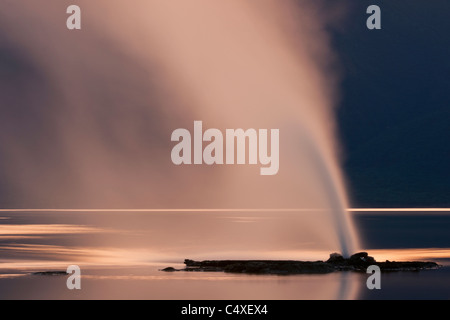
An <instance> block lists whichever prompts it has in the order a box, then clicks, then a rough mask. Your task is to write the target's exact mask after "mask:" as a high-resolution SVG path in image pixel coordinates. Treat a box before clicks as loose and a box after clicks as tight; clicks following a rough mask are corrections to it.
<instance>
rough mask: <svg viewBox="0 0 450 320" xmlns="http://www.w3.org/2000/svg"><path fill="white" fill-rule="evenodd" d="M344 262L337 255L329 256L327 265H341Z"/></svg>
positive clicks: (341, 257)
mask: <svg viewBox="0 0 450 320" xmlns="http://www.w3.org/2000/svg"><path fill="white" fill-rule="evenodd" d="M344 261H345V258H344V257H343V256H342V255H341V254H339V253H336V252H335V253H332V254H330V258H329V259H328V260H327V262H328V263H342V262H344Z"/></svg>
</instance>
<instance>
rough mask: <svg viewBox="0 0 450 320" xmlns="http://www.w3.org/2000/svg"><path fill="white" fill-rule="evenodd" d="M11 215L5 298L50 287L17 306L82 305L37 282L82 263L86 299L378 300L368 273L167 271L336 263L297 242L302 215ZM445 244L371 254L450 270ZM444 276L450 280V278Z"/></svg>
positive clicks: (5, 225) (5, 226)
mask: <svg viewBox="0 0 450 320" xmlns="http://www.w3.org/2000/svg"><path fill="white" fill-rule="evenodd" d="M3 215H4V216H3V217H1V218H3V219H0V281H1V286H2V288H5V290H6V288H8V290H9V291H5V290H2V293H0V298H11V297H14V296H15V295H16V294H17V295H18V294H19V293H18V292H16V290H17V291H19V288H23V287H24V286H25V287H27V286H28V287H29V288H34V286H37V285H38V286H41V287H43V288H44V290H41V291H39V294H37V293H36V292H37V291H36V290H34V291H33V290H31V291H30V292H34V293H35V295H34V296H33V295H31V293H26V294H24V293H23V292H24V291H23V290H22V289H21V292H22V296H17V297H19V298H25V297H26V296H27V295H28V294H29V295H30V296H29V298H38V297H39V298H54V297H55V296H57V297H64V296H66V297H67V298H73V297H69V296H67V293H66V292H65V291H66V289H65V285H64V278H65V277H62V278H61V279H50V278H48V277H36V276H30V275H28V274H29V273H30V272H34V271H42V270H65V269H66V267H67V266H68V265H69V264H77V265H79V266H80V267H81V268H82V270H83V272H82V276H83V289H84V290H83V293H82V298H86V299H90V298H125V299H127V298H137V299H141V298H146V299H211V298H214V299H357V298H361V297H372V296H373V295H374V294H373V293H370V294H369V293H368V292H367V288H366V287H365V281H366V279H367V275H366V274H365V273H354V272H336V273H332V274H326V275H292V276H276V275H242V274H228V273H214V272H202V273H195V272H174V273H164V272H161V271H159V269H161V268H164V267H167V266H174V267H176V268H181V267H182V264H180V263H181V262H182V261H183V259H185V258H193V259H228V258H230V259H291V260H295V259H299V260H326V259H327V258H328V255H329V253H330V252H326V251H324V250H320V249H311V248H314V243H313V242H311V243H306V242H301V243H299V242H297V241H296V239H295V233H292V234H290V232H289V230H290V228H292V225H293V224H294V225H295V223H297V222H298V220H297V219H296V217H295V216H294V215H292V214H285V215H282V214H276V213H268V212H267V213H260V214H256V213H255V214H254V215H253V214H252V215H243V214H242V213H227V214H225V213H223V214H216V213H214V214H209V215H208V214H207V213H202V214H187V213H183V214H175V213H173V214H167V213H163V214H151V215H139V216H136V215H133V214H127V213H122V214H117V213H115V214H114V215H108V213H101V214H97V215H96V214H89V215H87V214H86V215H83V214H64V215H61V214H57V213H53V214H49V213H39V214H36V213H33V214H25V213H21V214H17V213H9V214H8V213H3ZM377 221H378V220H377ZM194 226H196V227H195V228H194ZM444 226H445V224H444ZM271 227H273V228H275V229H280V228H285V229H286V230H287V232H286V233H287V235H286V234H284V235H282V236H280V237H278V238H277V237H275V233H271V232H270V228H271ZM249 229H251V230H252V232H251V237H249V236H248V230H249ZM277 234H279V233H277ZM441 240H442V239H441ZM443 244H444V243H443V242H442V241H441V242H440V243H439V245H440V246H441V247H439V248H431V249H427V248H402V249H395V248H394V249H384V248H381V249H370V250H368V251H369V253H370V255H372V256H374V257H375V258H376V259H377V260H378V261H384V260H397V261H400V260H434V261H436V260H439V263H441V264H443V265H449V264H448V263H447V262H448V261H450V259H449V258H450V248H446V247H442V246H443ZM371 246H372V247H374V246H376V243H372V244H371ZM449 247H450V246H449ZM437 272H441V271H437ZM435 274H436V273H433V274H431V273H420V277H419V276H417V275H415V276H414V277H417V279H419V280H420V279H422V281H424V280H423V279H424V277H428V276H433V277H436V276H435ZM440 274H443V275H444V276H445V277H446V276H448V275H447V274H446V273H445V272H444V273H440ZM393 277H394V278H392V276H387V280H388V281H393V280H392V279H394V280H395V279H400V278H401V277H404V276H401V277H399V276H393ZM41 278H43V279H41ZM414 279H416V278H414ZM432 279H434V278H432ZM443 279H448V278H443ZM395 281H396V280H395ZM430 283H431V282H430ZM433 283H436V282H433ZM437 283H438V285H439V282H437ZM403 285H404V284H403ZM404 286H405V285H404ZM102 288H103V289H102ZM107 288H109V289H107ZM111 288H113V289H114V290H110V289H111ZM130 292H132V293H130ZM385 292H386V291H385ZM444 292H445V291H444Z"/></svg>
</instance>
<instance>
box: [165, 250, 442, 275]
mask: <svg viewBox="0 0 450 320" xmlns="http://www.w3.org/2000/svg"><path fill="white" fill-rule="evenodd" d="M184 263H185V265H186V268H184V269H179V270H177V269H174V268H172V267H169V268H165V269H163V270H162V271H192V272H199V271H200V272H232V273H251V274H324V273H330V272H335V271H361V272H365V271H366V270H367V267H368V266H370V265H377V266H379V267H380V270H381V271H382V272H389V271H419V270H423V269H435V268H438V267H439V265H438V264H436V263H434V262H422V261H410V262H396V261H386V262H376V261H375V259H374V258H373V257H371V256H369V254H368V253H367V252H358V253H355V254H354V255H352V256H351V257H350V258H348V259H346V258H344V257H343V256H342V255H340V254H339V253H332V254H330V258H329V259H328V260H327V261H325V262H324V261H291V260H205V261H195V260H190V259H186V260H184Z"/></svg>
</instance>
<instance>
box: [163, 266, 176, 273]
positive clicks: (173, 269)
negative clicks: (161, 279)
mask: <svg viewBox="0 0 450 320" xmlns="http://www.w3.org/2000/svg"><path fill="white" fill-rule="evenodd" d="M161 271H165V272H174V271H178V270H177V269H175V268H172V267H167V268H164V269H162V270H161Z"/></svg>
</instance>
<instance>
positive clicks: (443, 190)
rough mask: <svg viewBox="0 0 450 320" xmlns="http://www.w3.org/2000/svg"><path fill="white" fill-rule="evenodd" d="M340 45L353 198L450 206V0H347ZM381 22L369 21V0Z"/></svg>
mask: <svg viewBox="0 0 450 320" xmlns="http://www.w3.org/2000/svg"><path fill="white" fill-rule="evenodd" d="M341 3H345V4H347V5H348V7H349V8H350V12H349V15H348V18H347V20H346V22H345V24H344V27H343V30H339V31H338V32H336V31H334V32H333V46H334V48H335V49H336V51H337V53H338V58H339V61H340V63H341V67H342V68H343V69H342V76H343V78H342V79H343V81H342V83H341V102H340V105H339V108H338V110H337V115H338V121H339V130H340V134H341V141H342V143H343V147H344V159H343V161H344V162H343V165H344V170H345V174H346V176H347V180H348V184H349V192H350V196H351V198H352V204H353V206H359V207H449V206H450V76H449V75H450V18H449V17H450V1H446V0H435V1H424V0H416V1H352V2H351V4H350V5H349V1H341ZM371 4H376V5H378V6H380V8H381V26H382V29H381V30H369V29H367V28H366V19H367V17H369V15H368V14H365V12H366V9H367V7H368V6H369V5H371Z"/></svg>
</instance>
